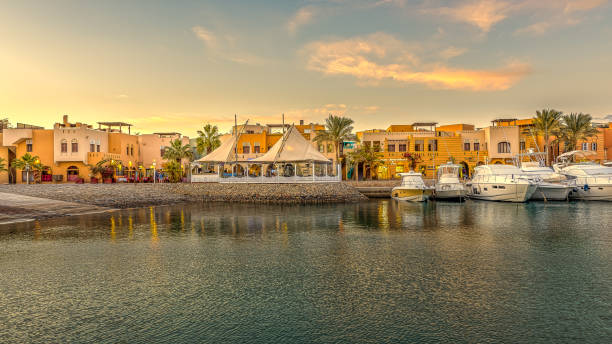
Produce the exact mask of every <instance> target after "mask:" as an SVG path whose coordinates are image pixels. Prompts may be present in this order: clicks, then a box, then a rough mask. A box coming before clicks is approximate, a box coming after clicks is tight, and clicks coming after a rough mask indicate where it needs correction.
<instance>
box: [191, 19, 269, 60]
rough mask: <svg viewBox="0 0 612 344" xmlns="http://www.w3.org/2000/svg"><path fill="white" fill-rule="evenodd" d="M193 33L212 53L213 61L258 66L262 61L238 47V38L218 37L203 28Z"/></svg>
mask: <svg viewBox="0 0 612 344" xmlns="http://www.w3.org/2000/svg"><path fill="white" fill-rule="evenodd" d="M191 31H193V33H194V34H195V35H196V37H197V38H198V39H199V40H200V41H202V42H203V43H204V46H205V47H206V49H207V50H208V51H209V52H210V53H211V59H213V60H214V59H223V60H227V61H231V62H235V63H239V64H258V63H261V62H262V59H261V58H259V57H257V56H255V55H253V54H251V53H248V52H246V51H243V50H241V49H239V48H237V47H236V43H237V38H235V37H233V36H231V35H227V34H226V35H218V34H215V33H214V32H213V31H211V30H209V29H207V28H204V27H202V26H199V25H197V26H194V27H192V28H191Z"/></svg>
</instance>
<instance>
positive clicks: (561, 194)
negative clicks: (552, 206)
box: [530, 183, 573, 201]
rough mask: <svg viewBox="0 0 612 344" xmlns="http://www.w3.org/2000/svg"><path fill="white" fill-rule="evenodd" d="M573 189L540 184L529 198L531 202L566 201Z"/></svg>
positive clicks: (559, 185) (558, 185)
mask: <svg viewBox="0 0 612 344" xmlns="http://www.w3.org/2000/svg"><path fill="white" fill-rule="evenodd" d="M572 189H573V187H571V186H568V185H563V184H553V183H541V184H538V187H537V189H536V191H535V192H534V193H533V195H532V196H531V198H530V200H531V201H566V200H567V199H568V197H569V193H570V192H571V191H572Z"/></svg>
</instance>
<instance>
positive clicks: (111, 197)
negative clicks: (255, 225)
mask: <svg viewBox="0 0 612 344" xmlns="http://www.w3.org/2000/svg"><path fill="white" fill-rule="evenodd" d="M0 192H7V193H15V194H21V195H27V196H34V197H42V198H49V199H55V200H61V201H68V202H76V203H84V204H93V205H98V206H103V207H110V208H134V207H144V206H150V205H166V204H175V203H184V202H202V201H204V202H206V201H207V202H239V203H252V202H260V203H344V202H357V201H361V200H364V199H366V198H365V196H363V195H361V194H360V193H359V192H358V191H357V190H355V188H353V187H351V186H349V185H346V184H344V183H326V184H217V183H202V184H187V183H185V184H182V183H179V184H155V185H153V184H38V185H23V184H13V185H0Z"/></svg>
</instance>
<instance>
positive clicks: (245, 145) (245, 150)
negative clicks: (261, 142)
mask: <svg viewBox="0 0 612 344" xmlns="http://www.w3.org/2000/svg"><path fill="white" fill-rule="evenodd" d="M249 153H251V145H250V144H248V143H243V144H242V154H249Z"/></svg>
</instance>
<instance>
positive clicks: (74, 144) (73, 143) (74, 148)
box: [71, 139, 79, 153]
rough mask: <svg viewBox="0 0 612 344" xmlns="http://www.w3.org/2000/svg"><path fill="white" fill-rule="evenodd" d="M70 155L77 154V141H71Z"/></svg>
mask: <svg viewBox="0 0 612 344" xmlns="http://www.w3.org/2000/svg"><path fill="white" fill-rule="evenodd" d="M71 143H72V153H77V152H78V151H79V141H77V139H72V142H71Z"/></svg>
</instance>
